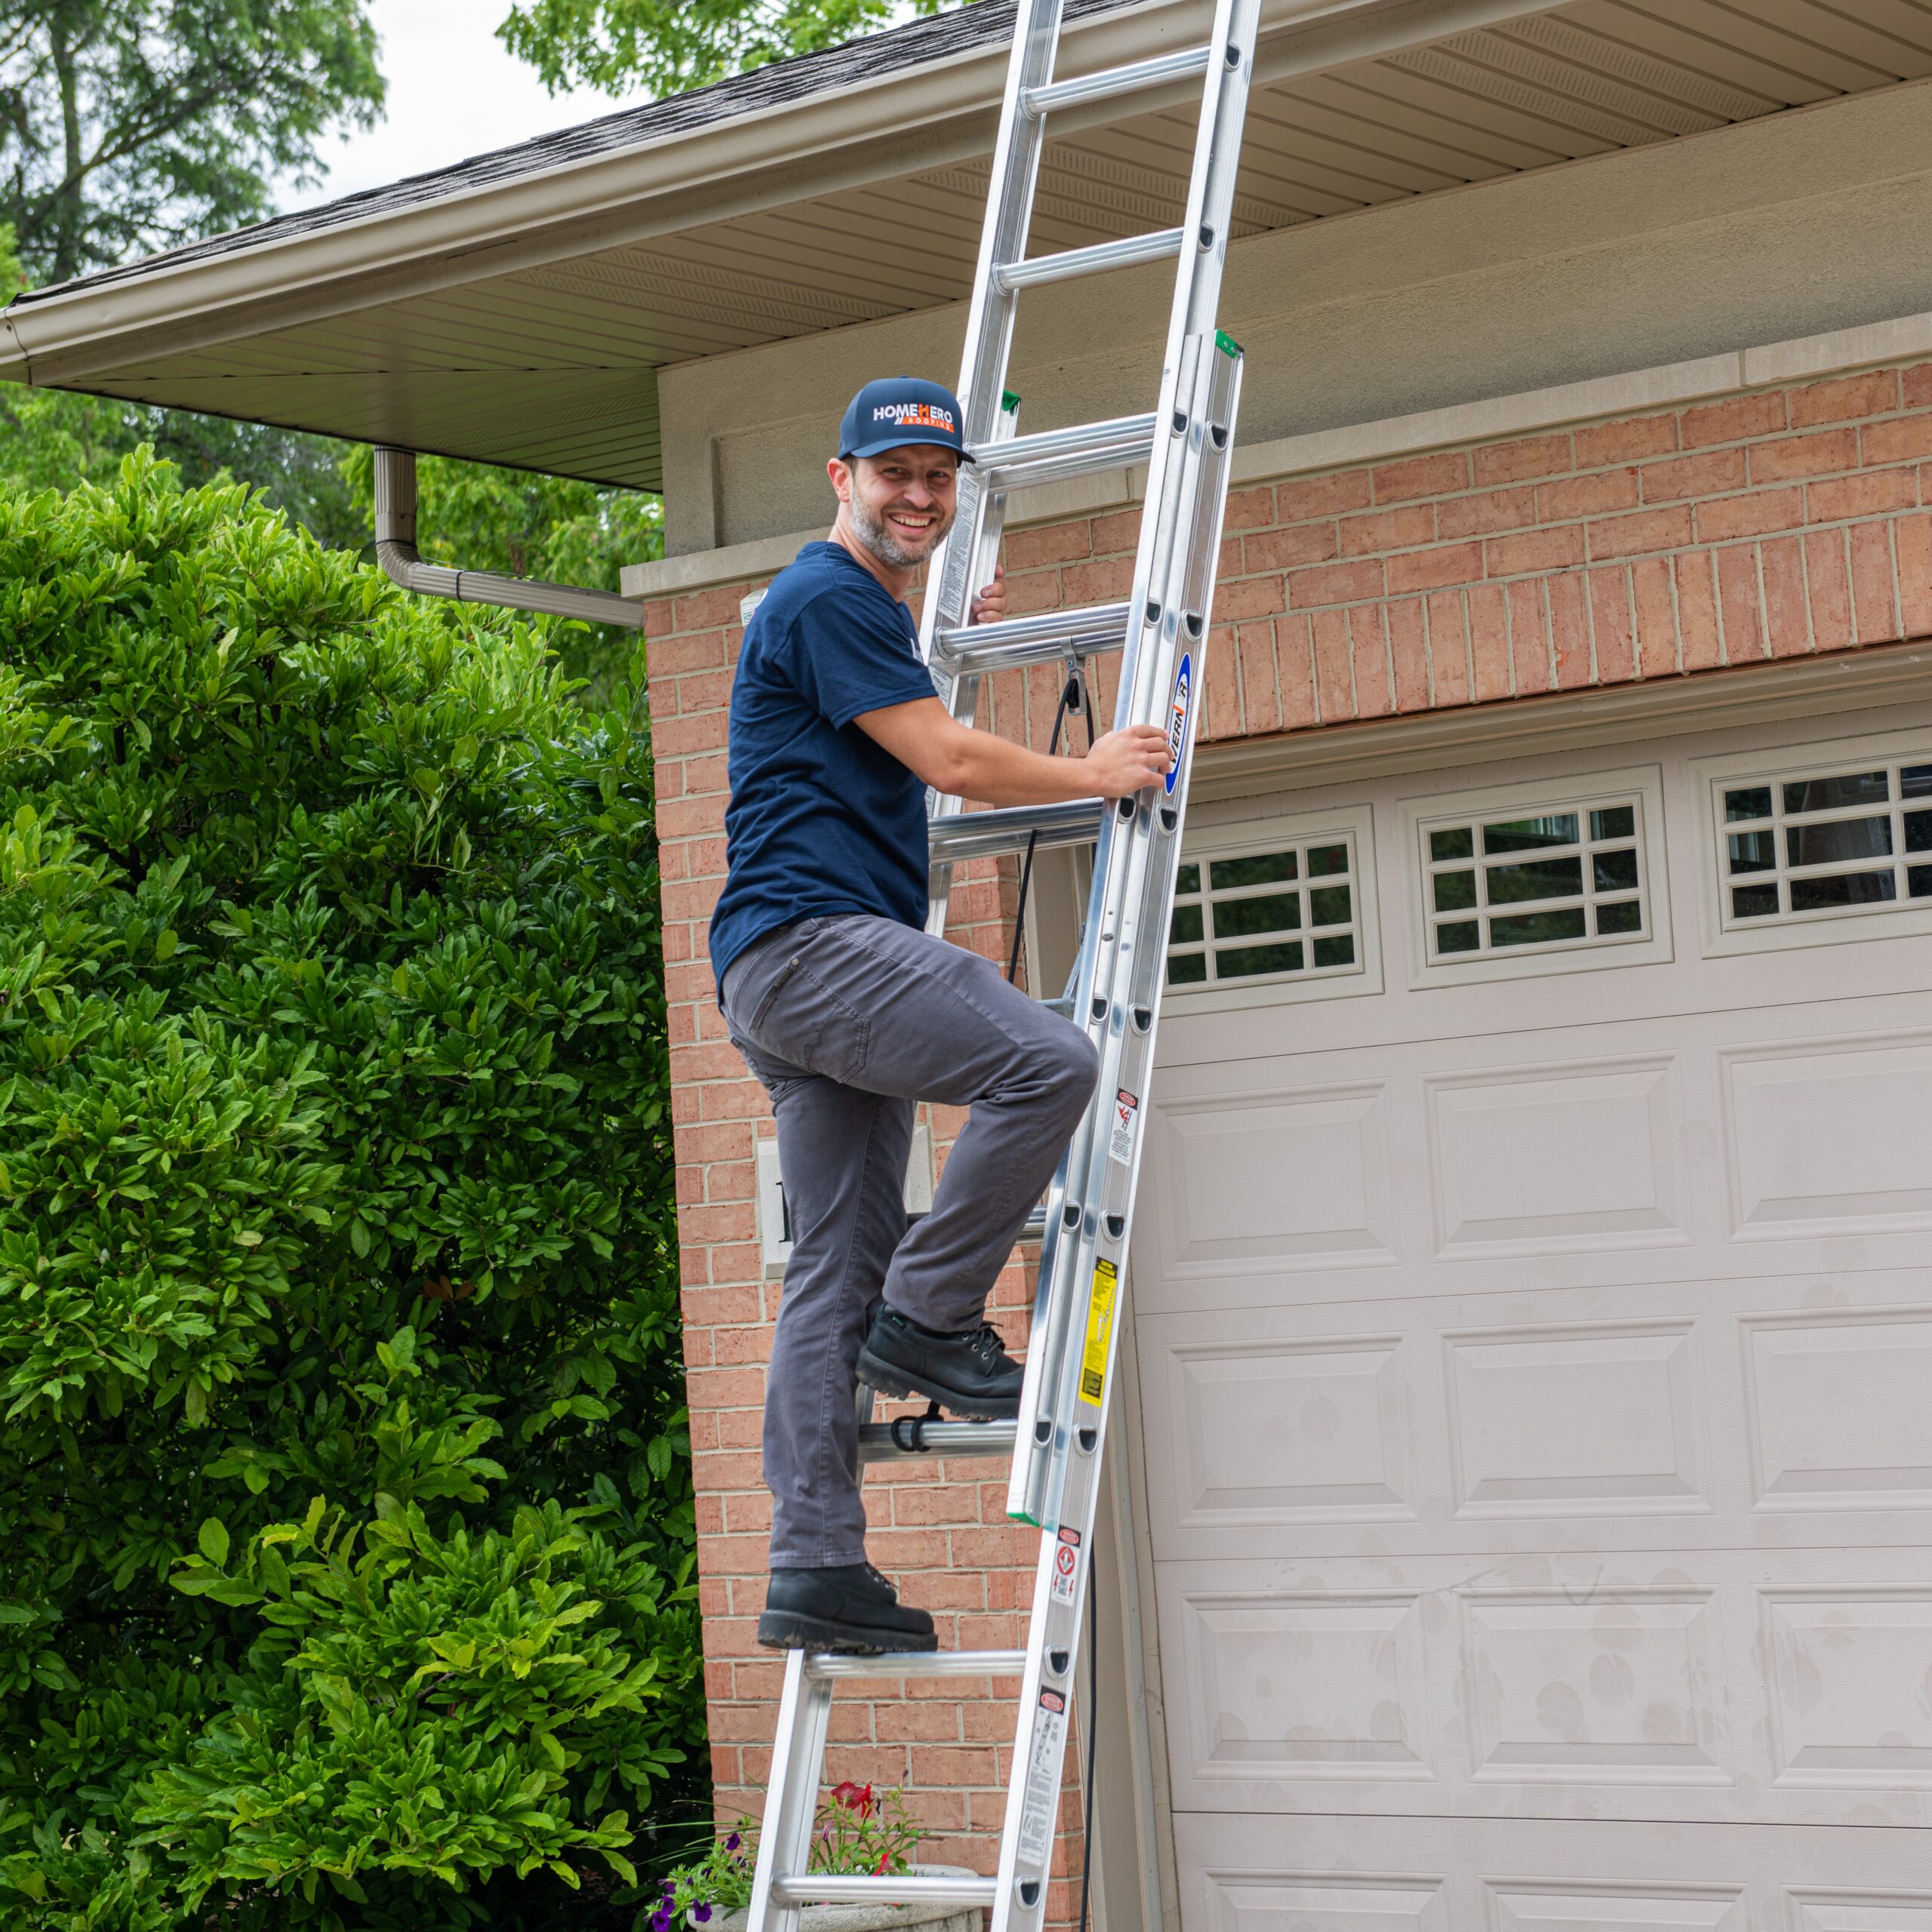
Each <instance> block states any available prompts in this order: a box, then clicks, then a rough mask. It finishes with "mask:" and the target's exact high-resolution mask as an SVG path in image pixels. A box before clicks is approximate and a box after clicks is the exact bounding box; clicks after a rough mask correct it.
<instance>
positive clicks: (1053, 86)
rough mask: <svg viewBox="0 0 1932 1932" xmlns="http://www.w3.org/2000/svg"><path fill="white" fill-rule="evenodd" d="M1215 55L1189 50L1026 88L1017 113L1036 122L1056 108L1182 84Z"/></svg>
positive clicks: (1208, 49)
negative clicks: (1143, 89)
mask: <svg viewBox="0 0 1932 1932" xmlns="http://www.w3.org/2000/svg"><path fill="white" fill-rule="evenodd" d="M1213 57H1214V49H1213V48H1211V47H1190V48H1186V49H1185V50H1184V51H1182V52H1181V53H1179V54H1156V55H1155V57H1154V58H1153V59H1152V60H1136V61H1134V62H1133V63H1131V65H1129V66H1125V67H1104V68H1103V69H1101V70H1100V72H1099V73H1097V74H1082V75H1081V76H1080V77H1079V78H1078V79H1077V80H1072V81H1050V82H1048V84H1047V85H1045V86H1044V87H1040V88H1027V89H1026V91H1024V92H1023V94H1021V95H1020V111H1021V112H1023V113H1024V114H1026V115H1028V116H1029V118H1032V119H1033V120H1035V121H1037V120H1038V119H1039V118H1040V116H1041V115H1043V114H1051V112H1053V111H1054V109H1055V108H1057V107H1078V106H1081V104H1082V103H1084V102H1087V101H1090V100H1112V98H1113V97H1114V96H1115V94H1136V93H1138V92H1139V91H1140V89H1142V88H1157V87H1159V86H1160V85H1161V83H1162V82H1166V81H1184V80H1186V78H1187V77H1188V76H1189V75H1190V74H1199V73H1204V72H1206V71H1207V63H1208V62H1209V60H1211V59H1212V58H1213Z"/></svg>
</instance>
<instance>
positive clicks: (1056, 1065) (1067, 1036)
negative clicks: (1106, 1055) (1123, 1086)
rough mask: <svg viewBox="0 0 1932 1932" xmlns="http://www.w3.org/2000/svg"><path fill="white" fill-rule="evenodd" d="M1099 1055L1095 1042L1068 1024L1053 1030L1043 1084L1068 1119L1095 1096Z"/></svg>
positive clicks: (1098, 1071)
mask: <svg viewBox="0 0 1932 1932" xmlns="http://www.w3.org/2000/svg"><path fill="white" fill-rule="evenodd" d="M1099 1078H1100V1055H1099V1054H1097V1052H1096V1051H1094V1043H1093V1041H1091V1040H1090V1039H1088V1037H1087V1035H1085V1034H1084V1033H1083V1032H1081V1030H1080V1029H1079V1028H1078V1027H1077V1026H1072V1025H1071V1024H1069V1025H1067V1026H1063V1027H1056V1028H1055V1029H1054V1033H1053V1038H1052V1041H1051V1049H1050V1060H1049V1064H1048V1069H1047V1080H1046V1084H1047V1086H1048V1091H1049V1092H1050V1094H1051V1096H1052V1097H1053V1100H1054V1103H1055V1104H1056V1105H1057V1107H1058V1108H1059V1109H1060V1112H1063V1113H1064V1114H1066V1115H1067V1116H1068V1118H1069V1119H1071V1118H1073V1117H1074V1116H1075V1115H1078V1113H1079V1112H1080V1110H1081V1109H1082V1108H1083V1107H1084V1106H1086V1104H1087V1103H1088V1101H1089V1100H1091V1099H1092V1098H1093V1097H1094V1083H1095V1081H1097V1080H1098V1079H1099Z"/></svg>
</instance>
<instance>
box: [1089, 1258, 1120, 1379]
mask: <svg viewBox="0 0 1932 1932" xmlns="http://www.w3.org/2000/svg"><path fill="white" fill-rule="evenodd" d="M1119 1279H1120V1270H1119V1269H1118V1268H1116V1267H1115V1266H1114V1264H1113V1263H1112V1262H1111V1261H1096V1262H1095V1263H1094V1298H1093V1300H1091V1302H1089V1303H1088V1305H1087V1346H1086V1348H1085V1349H1084V1352H1082V1354H1081V1358H1080V1392H1081V1395H1084V1396H1085V1397H1086V1398H1087V1399H1088V1401H1090V1402H1097V1401H1099V1400H1100V1392H1101V1391H1102V1390H1103V1389H1105V1388H1106V1386H1107V1343H1108V1342H1109V1340H1110V1339H1111V1338H1112V1335H1113V1332H1114V1289H1115V1286H1116V1285H1117V1284H1118V1281H1119Z"/></svg>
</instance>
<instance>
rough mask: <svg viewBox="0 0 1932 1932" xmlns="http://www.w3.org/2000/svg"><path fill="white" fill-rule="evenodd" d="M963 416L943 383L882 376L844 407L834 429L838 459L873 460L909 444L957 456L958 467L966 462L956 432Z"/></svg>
mask: <svg viewBox="0 0 1932 1932" xmlns="http://www.w3.org/2000/svg"><path fill="white" fill-rule="evenodd" d="M965 417H966V412H965V411H964V410H963V409H961V408H960V406H959V398H958V397H957V396H956V395H954V394H953V393H952V391H951V390H950V389H948V388H947V387H946V386H945V384H944V383H928V382H925V381H924V380H921V378H920V377H917V376H881V377H880V378H879V379H878V380H877V381H876V382H871V383H866V386H865V387H864V388H863V389H861V390H860V392H859V393H858V394H857V395H855V396H854V398H852V400H851V401H850V402H849V403H848V404H847V405H845V415H844V420H843V421H841V423H840V424H839V426H838V454H839V455H840V456H841V457H854V456H878V455H879V454H881V453H882V452H883V451H887V450H896V449H903V448H904V447H905V446H906V445H907V444H908V443H933V444H936V445H937V446H938V447H939V448H941V449H948V450H953V451H957V452H958V457H959V460H960V461H961V463H971V461H972V460H973V459H972V458H971V457H970V456H969V455H968V454H967V452H966V444H965V439H964V436H963V435H961V427H962V426H963V424H964V421H965Z"/></svg>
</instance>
